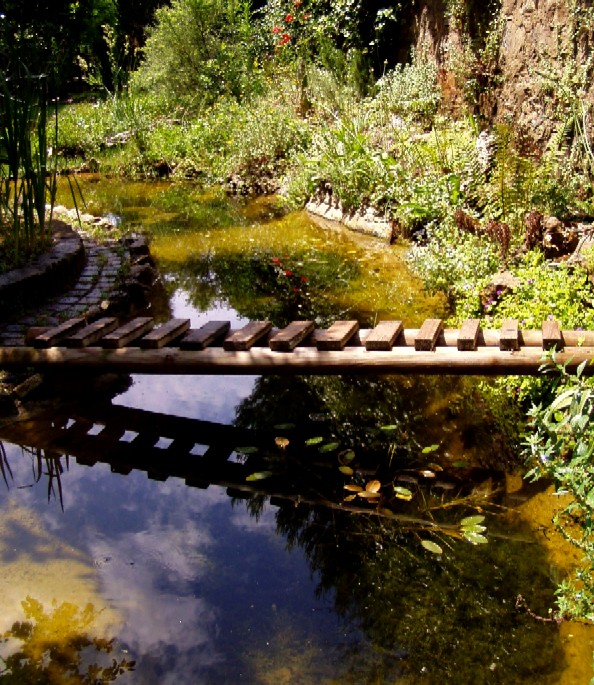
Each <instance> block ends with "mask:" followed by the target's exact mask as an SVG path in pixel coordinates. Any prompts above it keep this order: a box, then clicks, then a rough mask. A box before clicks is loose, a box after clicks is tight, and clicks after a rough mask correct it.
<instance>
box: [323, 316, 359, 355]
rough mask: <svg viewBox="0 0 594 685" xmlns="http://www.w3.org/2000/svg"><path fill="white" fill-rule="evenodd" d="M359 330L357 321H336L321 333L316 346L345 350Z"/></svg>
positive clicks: (329, 349)
mask: <svg viewBox="0 0 594 685" xmlns="http://www.w3.org/2000/svg"><path fill="white" fill-rule="evenodd" d="M358 330H359V323H358V322H357V321H336V322H335V323H333V324H332V326H330V328H328V329H327V330H325V331H322V332H321V333H320V335H319V337H318V338H317V340H316V347H317V348H318V350H325V351H339V350H343V349H344V347H345V345H346V344H347V343H348V341H349V340H350V339H351V338H352V337H353V336H354V335H355V333H357V332H358Z"/></svg>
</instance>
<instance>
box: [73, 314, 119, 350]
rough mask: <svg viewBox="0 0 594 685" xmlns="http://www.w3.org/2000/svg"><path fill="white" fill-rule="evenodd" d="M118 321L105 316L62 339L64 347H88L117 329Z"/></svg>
mask: <svg viewBox="0 0 594 685" xmlns="http://www.w3.org/2000/svg"><path fill="white" fill-rule="evenodd" d="M117 325H118V320H117V319H116V318H115V316H107V317H104V318H103V319H97V321H95V322H93V323H92V324H89V325H88V326H85V327H84V328H81V329H80V330H78V331H76V333H73V334H72V335H69V336H68V337H67V338H65V339H64V345H66V347H88V346H89V345H93V343H96V342H97V341H98V340H100V339H101V338H102V337H103V335H105V334H106V333H111V331H113V330H114V329H115V328H117Z"/></svg>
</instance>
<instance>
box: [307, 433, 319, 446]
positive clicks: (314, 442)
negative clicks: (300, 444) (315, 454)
mask: <svg viewBox="0 0 594 685" xmlns="http://www.w3.org/2000/svg"><path fill="white" fill-rule="evenodd" d="M321 442H324V438H323V437H322V436H321V435H318V436H316V437H315V438H309V439H308V440H306V441H305V444H306V445H319V444H320V443H321Z"/></svg>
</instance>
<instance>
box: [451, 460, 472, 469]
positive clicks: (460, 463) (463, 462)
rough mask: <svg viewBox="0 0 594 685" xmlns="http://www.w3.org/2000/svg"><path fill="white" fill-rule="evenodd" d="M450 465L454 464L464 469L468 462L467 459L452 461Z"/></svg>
mask: <svg viewBox="0 0 594 685" xmlns="http://www.w3.org/2000/svg"><path fill="white" fill-rule="evenodd" d="M452 466H454V467H455V468H457V469H465V468H468V462H467V461H455V462H453V463H452Z"/></svg>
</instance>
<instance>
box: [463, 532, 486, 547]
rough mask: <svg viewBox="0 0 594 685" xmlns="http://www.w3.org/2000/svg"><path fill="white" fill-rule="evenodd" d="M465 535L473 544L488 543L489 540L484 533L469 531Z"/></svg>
mask: <svg viewBox="0 0 594 685" xmlns="http://www.w3.org/2000/svg"><path fill="white" fill-rule="evenodd" d="M464 537H465V538H466V539H467V540H468V542H471V543H472V544H473V545H486V544H487V543H488V542H489V541H488V540H487V538H486V537H485V536H484V535H480V534H479V533H468V534H467V535H465V536H464Z"/></svg>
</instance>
